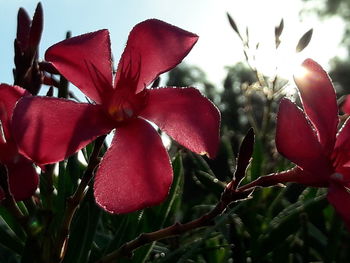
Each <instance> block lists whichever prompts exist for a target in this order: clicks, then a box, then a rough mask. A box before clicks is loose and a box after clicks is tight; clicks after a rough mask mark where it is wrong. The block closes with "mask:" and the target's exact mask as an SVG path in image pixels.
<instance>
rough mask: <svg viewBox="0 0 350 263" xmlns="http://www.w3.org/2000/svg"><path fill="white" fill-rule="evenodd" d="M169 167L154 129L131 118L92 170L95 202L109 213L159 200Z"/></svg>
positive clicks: (164, 192) (166, 186) (167, 184)
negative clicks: (97, 165)
mask: <svg viewBox="0 0 350 263" xmlns="http://www.w3.org/2000/svg"><path fill="white" fill-rule="evenodd" d="M172 177H173V173H172V168H171V164H170V160H169V156H168V153H167V152H166V150H165V148H164V146H163V144H162V141H161V139H160V136H159V135H158V133H157V131H156V130H155V129H154V128H153V127H152V126H151V125H150V124H149V123H148V122H146V121H145V120H142V119H135V120H133V121H131V122H130V123H128V124H127V125H125V126H121V127H120V128H118V129H117V131H116V134H115V136H114V138H113V141H112V144H111V147H110V148H109V149H108V151H107V152H106V154H105V155H104V157H103V159H102V161H101V164H100V166H99V167H98V170H97V172H96V177H95V185H94V192H95V198H96V202H97V203H98V204H99V205H100V206H101V207H103V208H104V209H105V210H107V211H109V212H111V213H118V214H122V213H129V212H133V211H136V210H139V209H143V208H145V207H149V206H153V205H156V204H159V203H160V202H162V201H163V200H164V199H165V198H166V196H167V194H168V191H169V188H170V185H171V182H172Z"/></svg>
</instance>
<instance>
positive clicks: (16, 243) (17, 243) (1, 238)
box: [0, 223, 24, 255]
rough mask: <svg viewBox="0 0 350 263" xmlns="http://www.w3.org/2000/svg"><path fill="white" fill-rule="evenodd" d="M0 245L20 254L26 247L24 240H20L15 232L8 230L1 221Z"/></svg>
mask: <svg viewBox="0 0 350 263" xmlns="http://www.w3.org/2000/svg"><path fill="white" fill-rule="evenodd" d="M0 245H2V246H4V247H6V248H7V249H9V250H11V251H12V252H13V253H17V254H19V255H20V254H21V253H22V252H23V248H24V244H23V242H22V241H21V240H19V239H18V238H17V237H16V236H15V235H14V233H11V232H10V231H7V230H6V226H5V224H3V223H0Z"/></svg>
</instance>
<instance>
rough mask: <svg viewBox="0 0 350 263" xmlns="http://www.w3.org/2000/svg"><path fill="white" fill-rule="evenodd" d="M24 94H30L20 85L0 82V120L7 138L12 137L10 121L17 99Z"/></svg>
mask: <svg viewBox="0 0 350 263" xmlns="http://www.w3.org/2000/svg"><path fill="white" fill-rule="evenodd" d="M24 95H29V93H28V92H27V91H26V90H25V89H22V88H20V87H18V86H10V85H7V84H0V121H1V125H2V129H3V131H4V135H5V138H6V139H7V140H8V139H10V137H11V132H10V121H11V117H12V112H13V109H14V108H15V105H16V102H17V100H19V99H20V98H21V97H22V96H24ZM0 136H1V135H0ZM0 141H1V139H0Z"/></svg>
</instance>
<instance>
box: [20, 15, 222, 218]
mask: <svg viewBox="0 0 350 263" xmlns="http://www.w3.org/2000/svg"><path fill="white" fill-rule="evenodd" d="M197 39H198V37H197V36H196V35H194V34H192V33H189V32H187V31H184V30H182V29H180V28H177V27H174V26H172V25H169V24H167V23H165V22H162V21H159V20H155V19H153V20H147V21H144V22H142V23H140V24H138V25H137V26H135V27H134V29H133V30H132V31H131V33H130V35H129V39H128V42H127V45H126V48H125V50H124V53H123V54H122V57H121V60H120V62H119V67H118V71H117V73H116V76H115V78H114V80H113V76H112V67H111V50H110V40H109V33H108V31H107V30H101V31H97V32H94V33H89V34H85V35H81V36H78V37H74V38H71V39H68V40H65V41H62V42H60V43H58V44H56V45H54V46H52V47H51V48H49V49H48V51H47V52H46V60H48V61H50V62H51V63H52V64H53V65H54V66H55V67H56V68H57V70H58V71H59V72H60V73H61V74H63V75H64V76H65V77H66V78H67V79H68V80H69V81H71V82H72V83H73V84H74V85H76V86H77V87H78V88H79V89H80V90H81V91H83V92H84V93H85V94H86V95H87V96H88V97H89V98H91V99H92V100H93V101H94V102H95V103H90V104H89V103H76V102H73V101H70V100H64V99H57V98H48V97H31V98H29V97H28V98H23V99H22V100H21V101H20V102H19V103H18V106H17V107H16V110H15V113H14V127H15V131H16V133H15V134H16V139H18V143H19V147H20V150H21V152H22V153H23V154H24V155H25V156H28V158H31V160H33V161H34V162H35V163H38V164H48V163H54V162H57V161H61V160H63V159H65V158H67V157H68V156H70V155H71V154H73V153H75V152H77V151H78V150H79V149H81V148H83V147H84V146H86V145H87V144H88V143H90V142H91V141H93V140H94V139H95V138H96V137H97V136H100V135H102V134H106V133H108V132H110V131H111V130H112V129H114V128H117V129H116V134H115V136H114V139H113V140H112V143H111V146H110V148H109V149H108V151H107V152H106V154H105V156H104V158H103V160H102V161H101V163H100V166H99V168H98V170H97V172H96V177H95V183H94V192H95V198H96V201H97V203H98V204H99V205H100V206H102V207H103V208H104V209H106V210H107V211H110V212H113V213H128V212H131V211H135V210H138V209H141V208H144V207H147V206H151V205H155V204H158V203H160V202H161V201H162V200H164V199H165V197H166V196H167V193H168V191H169V187H170V185H171V182H172V168H171V164H170V160H169V156H168V154H167V152H166V150H165V148H164V146H163V144H162V141H161V138H160V137H159V135H158V133H157V131H156V130H155V129H154V128H153V127H152V126H151V124H150V123H149V122H147V121H146V120H149V121H151V122H154V123H155V124H156V125H158V127H159V128H160V129H162V130H163V131H165V132H167V133H168V134H169V135H170V136H172V137H173V138H174V139H175V140H176V141H178V142H179V143H180V144H182V145H183V146H185V147H187V148H188V149H190V150H192V151H194V152H196V153H200V154H207V155H208V156H210V157H212V156H214V155H215V154H216V150H217V146H218V140H219V122H220V113H219V111H218V110H217V108H216V107H215V106H214V105H213V104H212V103H211V102H210V101H209V100H207V99H206V98H205V97H203V96H202V95H201V94H200V92H199V91H198V90H197V89H194V88H173V87H171V88H170V87H168V88H160V89H145V88H146V86H147V85H149V84H150V83H151V82H153V81H154V80H155V79H156V78H157V76H158V75H159V74H161V73H163V72H166V71H168V70H170V69H171V68H173V67H175V66H176V65H177V64H179V63H180V62H181V61H182V59H183V58H184V57H185V56H186V55H187V54H188V52H189V51H190V50H191V49H192V47H193V45H194V44H195V43H196V41H197Z"/></svg>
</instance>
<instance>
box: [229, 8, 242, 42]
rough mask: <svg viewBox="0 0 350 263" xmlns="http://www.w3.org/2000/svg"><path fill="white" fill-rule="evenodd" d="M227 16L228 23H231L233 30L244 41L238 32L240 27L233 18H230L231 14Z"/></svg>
mask: <svg viewBox="0 0 350 263" xmlns="http://www.w3.org/2000/svg"><path fill="white" fill-rule="evenodd" d="M226 14H227V18H228V22H229V23H230V25H231V27H232V29H233V30H234V31H235V32H236V33H237V35H238V36H239V37H240V38H241V39H242V37H241V33H240V32H239V30H238V27H237V24H236V22H235V21H234V20H233V18H232V17H231V16H230V14H229V13H226Z"/></svg>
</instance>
